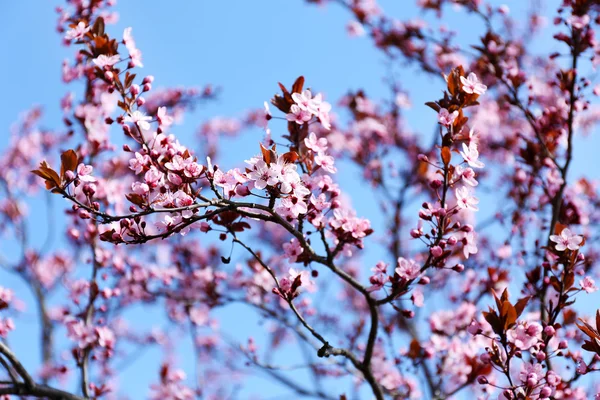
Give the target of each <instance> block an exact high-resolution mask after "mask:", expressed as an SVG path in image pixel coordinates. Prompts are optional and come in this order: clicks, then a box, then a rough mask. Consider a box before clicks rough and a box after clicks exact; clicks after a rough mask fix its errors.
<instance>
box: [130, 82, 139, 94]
mask: <svg viewBox="0 0 600 400" xmlns="http://www.w3.org/2000/svg"><path fill="white" fill-rule="evenodd" d="M129 92H130V93H131V94H132V95H133V96H137V95H138V94H140V85H138V84H137V83H134V84H133V85H131V87H130V88H129Z"/></svg>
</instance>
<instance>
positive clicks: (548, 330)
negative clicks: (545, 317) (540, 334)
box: [544, 325, 556, 337]
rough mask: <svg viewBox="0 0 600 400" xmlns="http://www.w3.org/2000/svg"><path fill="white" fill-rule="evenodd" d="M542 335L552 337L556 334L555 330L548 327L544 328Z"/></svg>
mask: <svg viewBox="0 0 600 400" xmlns="http://www.w3.org/2000/svg"><path fill="white" fill-rule="evenodd" d="M544 333H545V334H546V336H548V337H552V336H554V335H555V334H556V329H554V327H553V326H552V325H548V326H547V327H545V328H544Z"/></svg>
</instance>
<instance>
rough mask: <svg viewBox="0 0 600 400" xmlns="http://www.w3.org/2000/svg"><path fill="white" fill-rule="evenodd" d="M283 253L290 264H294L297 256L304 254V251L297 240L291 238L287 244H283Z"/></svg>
mask: <svg viewBox="0 0 600 400" xmlns="http://www.w3.org/2000/svg"><path fill="white" fill-rule="evenodd" d="M283 251H284V253H285V255H286V257H287V258H289V260H290V262H293V263H294V262H296V261H297V260H298V256H299V255H300V254H302V253H303V252H304V249H303V248H302V246H301V245H300V242H299V241H298V239H296V238H293V239H292V240H290V241H289V242H288V243H284V244H283Z"/></svg>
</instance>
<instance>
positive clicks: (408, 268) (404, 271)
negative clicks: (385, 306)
mask: <svg viewBox="0 0 600 400" xmlns="http://www.w3.org/2000/svg"><path fill="white" fill-rule="evenodd" d="M394 271H395V272H396V274H398V276H399V277H400V278H401V279H404V280H406V281H411V280H413V279H415V278H417V277H418V276H419V275H420V274H421V268H420V267H419V265H417V263H416V262H415V260H407V259H406V258H404V257H400V258H398V267H396V269H395V270H394Z"/></svg>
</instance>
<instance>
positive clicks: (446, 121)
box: [438, 108, 458, 126]
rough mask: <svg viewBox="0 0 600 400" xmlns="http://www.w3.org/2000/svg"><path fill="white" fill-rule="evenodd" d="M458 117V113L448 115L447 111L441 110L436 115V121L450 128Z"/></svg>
mask: <svg viewBox="0 0 600 400" xmlns="http://www.w3.org/2000/svg"><path fill="white" fill-rule="evenodd" d="M457 117H458V111H453V112H452V113H450V112H449V111H448V110H447V109H445V108H442V109H441V110H440V112H439V113H438V121H439V122H440V124H442V125H444V126H450V125H452V124H453V123H454V120H455V119H456V118H457Z"/></svg>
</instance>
